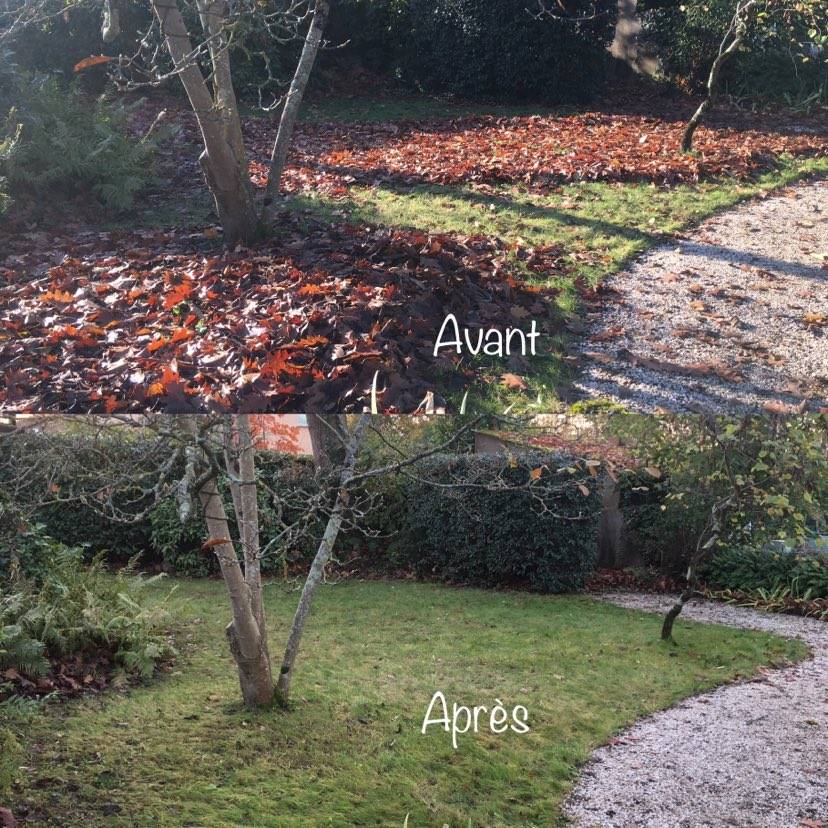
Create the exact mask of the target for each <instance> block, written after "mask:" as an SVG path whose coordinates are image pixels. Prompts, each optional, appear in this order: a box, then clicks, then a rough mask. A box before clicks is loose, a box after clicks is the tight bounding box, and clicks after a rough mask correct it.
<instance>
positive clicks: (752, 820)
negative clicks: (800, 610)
mask: <svg viewBox="0 0 828 828" xmlns="http://www.w3.org/2000/svg"><path fill="white" fill-rule="evenodd" d="M604 599H605V600H608V601H611V602H612V603H614V604H618V605H620V606H624V607H630V608H634V609H641V610H646V611H650V612H663V611H664V610H665V609H666V608H667V607H669V606H670V604H671V603H672V602H671V599H670V597H669V596H661V595H638V594H613V595H608V596H604ZM684 617H687V618H692V619H694V620H697V621H705V622H710V623H714V622H715V623H718V624H725V625H728V626H733V627H740V628H749V629H757V630H765V631H768V632H773V633H778V634H780V635H785V636H791V637H794V636H795V637H799V638H801V639H803V640H804V641H806V642H807V643H808V645H809V646H810V648H811V650H812V652H813V654H814V657H813V659H810V660H807V661H804V662H802V663H800V664H798V665H796V666H793V667H789V668H785V669H781V670H768V671H763V675H762V677H761V678H760V679H759V680H758V681H752V682H745V683H741V684H731V685H727V686H724V687H720V688H719V689H718V690H714V691H713V692H711V693H705V694H704V695H701V696H696V697H695V698H692V699H688V700H687V701H685V702H682V703H681V704H679V705H678V706H677V707H673V708H671V709H670V710H667V711H664V712H661V713H656V714H654V715H652V716H650V717H648V718H646V719H643V720H642V721H640V722H639V723H638V724H636V725H634V726H633V727H631V728H630V729H629V730H627V731H625V732H624V733H623V734H621V735H620V737H619V740H618V741H617V742H615V743H614V744H613V745H610V746H606V747H602V748H599V749H598V750H597V751H595V753H594V754H593V756H592V758H591V759H590V761H589V763H588V764H587V766H586V767H585V769H584V771H583V773H582V776H581V779H580V781H579V782H578V784H577V786H576V787H575V789H574V790H573V792H572V794H571V795H570V797H569V799H568V800H567V802H566V803H565V806H564V808H565V811H566V813H567V815H568V816H570V817H571V818H572V819H573V821H574V823H575V825H576V826H578V828H734V826H735V827H736V828H800V827H801V826H808V827H809V828H819V826H820V825H825V826H828V624H826V623H824V622H820V621H815V620H811V619H807V618H799V617H796V616H790V615H771V614H769V613H760V612H754V611H752V610H747V609H740V608H737V607H731V606H728V605H726V604H720V603H715V602H703V603H699V602H694V603H692V604H690V605H689V606H688V607H687V608H685V610H684V613H683V614H682V616H680V618H679V620H678V621H677V622H676V623H677V633H678V634H680V625H681V618H684ZM803 820H804V822H803Z"/></svg>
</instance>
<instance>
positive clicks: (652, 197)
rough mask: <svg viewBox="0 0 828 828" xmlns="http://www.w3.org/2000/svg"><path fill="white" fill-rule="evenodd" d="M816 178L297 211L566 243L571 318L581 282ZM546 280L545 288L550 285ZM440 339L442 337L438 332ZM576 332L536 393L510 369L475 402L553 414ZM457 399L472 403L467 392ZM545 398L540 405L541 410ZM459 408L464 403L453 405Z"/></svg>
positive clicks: (318, 203) (816, 171) (549, 357)
mask: <svg viewBox="0 0 828 828" xmlns="http://www.w3.org/2000/svg"><path fill="white" fill-rule="evenodd" d="M809 175H828V159H826V158H821V159H819V158H818V159H804V160H803V159H791V158H782V159H781V160H780V162H779V167H778V169H776V170H774V171H772V172H768V173H765V174H763V175H761V176H759V177H757V178H756V179H755V180H753V181H738V180H734V179H722V180H718V181H706V182H702V183H698V184H681V185H675V186H672V187H657V186H654V185H651V184H646V183H634V182H633V183H607V182H584V183H574V184H566V185H562V186H560V187H558V188H556V189H554V190H553V191H551V192H549V193H543V194H538V193H532V192H528V191H527V190H526V189H525V188H521V187H514V186H502V187H495V188H490V189H487V190H481V189H479V188H473V187H468V186H417V187H412V188H400V189H393V188H390V187H384V186H378V187H371V188H366V187H354V188H352V189H351V191H350V194H349V198H348V199H346V200H344V201H343V200H329V199H326V198H324V197H321V196H320V197H315V198H311V199H309V198H306V197H299V198H294V199H292V200H290V201H289V202H288V203H289V204H291V205H292V206H293V209H295V210H301V211H303V212H304V213H305V214H306V215H312V216H316V217H321V218H323V219H326V220H330V221H352V222H355V223H367V224H371V225H385V226H388V227H405V228H415V229H420V230H426V231H430V232H454V233H461V234H466V235H473V234H483V235H487V236H496V237H499V238H501V239H503V240H505V241H507V242H510V243H520V244H522V245H524V246H533V245H550V244H551V245H558V246H560V248H561V250H562V253H563V257H564V263H565V265H566V266H567V268H568V272H567V273H566V275H564V276H555V277H553V278H550V279H547V280H545V282H544V283H545V284H546V285H547V286H549V287H553V288H555V289H556V291H557V295H556V304H557V307H558V308H559V310H560V311H561V318H562V320H566V319H567V318H569V319H576V320H577V316H578V313H579V310H580V308H579V294H578V284H579V283H582V284H585V285H592V286H595V285H597V284H598V283H600V282H601V281H602V280H603V279H606V278H607V277H608V276H610V275H612V274H613V273H617V272H618V271H619V270H621V269H623V268H624V267H625V266H626V265H628V264H629V263H630V261H631V260H632V259H633V258H635V257H636V256H638V255H640V254H642V253H644V252H645V251H647V250H649V249H650V248H652V247H654V246H656V245H658V244H664V243H666V242H668V241H669V240H670V239H671V238H672V237H673V236H674V235H675V234H676V233H680V232H682V231H685V230H687V229H688V228H690V227H692V226H693V225H695V224H697V223H698V222H700V221H702V220H704V219H706V218H709V217H710V216H711V215H713V214H715V213H716V212H718V211H720V210H723V209H726V208H728V207H732V206H734V205H735V204H738V203H739V202H741V201H744V200H746V199H748V198H752V197H754V196H757V195H759V194H761V193H765V192H769V191H771V190H773V189H776V188H778V187H782V186H785V185H787V184H790V183H793V182H795V181H797V180H799V179H801V178H803V177H806V176H809ZM541 281H543V280H541ZM434 334H435V337H436V335H437V331H435V332H434ZM565 343H566V332H565V330H563V326H562V331H561V336H560V337H557V338H554V339H552V340H549V339H547V340H546V341H545V343H544V344H545V348H544V353H543V355H542V356H540V357H539V358H536V359H534V360H532V361H531V366H532V373H531V374H529V375H527V376H526V377H525V380H526V382H527V384H528V390H527V391H520V392H516V391H512V390H509V389H508V388H505V387H504V386H503V385H501V384H499V382H498V374H499V371H501V370H503V366H502V363H501V364H497V365H495V364H494V363H491V368H490V370H488V371H487V370H486V369H485V368H484V369H483V371H482V378H483V380H484V381H483V382H480V383H478V384H477V385H476V386H475V388H474V389H472V392H471V394H470V405H472V406H473V407H474V408H475V409H476V410H478V409H492V410H501V411H502V410H503V409H504V408H505V407H508V406H512V407H513V408H512V410H513V411H514V412H515V413H522V412H526V411H528V410H531V408H532V407H533V406H535V407H537V408H540V409H543V410H549V409H550V408H553V407H554V406H555V404H556V399H557V397H558V395H559V393H560V391H561V390H562V388H563V387H565V386H566V383H567V381H568V373H567V368H566V362H565V359H564V352H565ZM455 396H458V397H459V396H462V392H461V393H460V394H458V395H455ZM538 400H540V403H538ZM452 401H453V402H454V403H455V404H456V403H457V402H458V401H459V400H456V399H453V398H452Z"/></svg>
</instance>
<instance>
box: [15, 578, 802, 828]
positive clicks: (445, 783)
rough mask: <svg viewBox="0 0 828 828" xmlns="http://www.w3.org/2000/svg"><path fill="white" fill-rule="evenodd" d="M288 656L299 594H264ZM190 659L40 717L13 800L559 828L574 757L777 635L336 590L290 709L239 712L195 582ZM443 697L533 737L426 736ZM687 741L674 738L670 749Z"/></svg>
mask: <svg viewBox="0 0 828 828" xmlns="http://www.w3.org/2000/svg"><path fill="white" fill-rule="evenodd" d="M266 595H267V607H268V612H269V614H270V618H271V641H272V648H273V652H274V653H275V654H278V653H279V647H280V644H281V642H282V640H283V637H284V634H285V630H286V626H287V624H288V622H289V619H290V617H291V614H292V611H293V609H294V607H295V602H296V597H297V596H296V592H295V591H293V590H289V589H287V588H286V587H285V586H284V585H271V586H268V587H267V590H266ZM172 600H173V604H174V606H175V607H177V608H178V614H179V616H180V629H179V632H178V641H179V646H180V648H181V650H182V657H181V659H180V662H179V664H178V665H177V666H176V669H175V671H174V672H173V673H172V674H171V675H168V676H166V677H164V678H162V679H161V680H160V681H159V682H158V683H156V684H153V685H150V686H146V687H140V688H135V689H133V690H131V691H130V692H129V693H127V694H126V695H117V694H113V693H109V694H105V695H104V696H102V697H100V698H94V699H87V700H83V701H77V702H71V703H68V704H66V705H62V706H57V705H56V706H51V707H47V708H46V710H45V712H40V713H39V714H37V715H36V716H35V717H34V719H33V720H32V722H31V723H30V724H28V725H26V726H25V727H19V726H18V733H19V738H20V740H21V742H22V743H23V747H24V750H23V753H22V754H21V755H20V756H19V764H20V766H22V769H21V770H19V771H18V772H17V774H16V776H17V788H16V790H15V792H14V794H13V795H12V805H13V807H15V808H17V809H20V808H21V807H26V808H28V809H29V813H30V816H29V820H28V821H27V824H39V821H40V820H41V819H45V817H46V816H47V815H48V816H56V817H58V818H65V819H66V820H67V822H66V823H65V824H72V825H88V826H121V825H132V826H147V828H149V826H170V828H172V826H175V828H180V827H181V826H205V828H212V827H213V826H215V828H219V827H221V828H226V826H244V828H264V826H268V827H270V826H273V827H274V828H275V827H276V826H278V827H279V828H293V826H295V827H296V828H307V826H325V825H330V826H341V827H342V828H347V826H401V825H402V824H403V821H404V819H405V817H406V815H407V814H409V815H410V816H409V828H425V827H426V826H429V828H430V827H431V826H437V828H442V826H444V825H449V826H451V828H455V827H456V828H468V826H469V825H472V826H478V827H479V828H499V827H500V826H503V828H505V827H506V826H508V828H515V826H545V827H546V826H554V825H558V824H559V823H560V804H561V801H562V799H563V797H564V796H565V794H566V792H567V790H568V789H569V787H570V785H571V783H572V781H573V779H574V777H575V774H576V771H577V767H578V765H579V763H581V762H582V761H583V760H584V759H585V758H586V757H587V755H588V754H589V752H590V751H591V750H592V749H593V748H594V747H596V746H597V745H599V744H601V743H603V742H605V741H606V740H607V739H608V738H609V737H611V736H612V734H613V733H614V732H616V731H617V730H618V729H619V728H621V727H623V726H625V725H628V724H629V723H631V722H632V721H634V720H635V719H636V718H638V717H640V716H642V715H645V714H647V713H649V712H652V711H654V710H657V709H659V708H663V707H666V706H669V705H672V704H674V703H676V702H677V701H678V700H679V699H682V698H684V697H686V696H688V695H690V694H693V693H697V692H699V691H701V690H704V689H706V688H709V687H712V686H714V685H716V684H719V683H722V682H725V681H728V680H731V679H733V678H735V677H737V676H749V675H751V674H753V673H754V672H755V671H756V670H757V668H758V667H759V666H760V665H762V664H769V663H776V662H779V661H781V660H784V659H791V658H801V657H802V656H803V655H804V646H803V645H802V644H800V643H795V642H790V641H784V640H782V639H779V638H775V637H773V636H770V635H767V634H763V633H756V632H747V631H739V630H733V629H727V628H723V627H715V626H706V625H700V624H694V623H690V622H685V621H679V624H678V626H677V630H676V634H677V638H678V641H679V646H678V647H671V646H669V645H665V644H663V643H661V642H660V641H659V637H658V629H659V619H658V618H657V617H655V616H648V615H645V614H641V613H635V612H631V611H627V610H622V609H618V608H615V607H612V606H607V605H602V604H598V603H596V602H593V601H590V600H588V599H585V598H578V597H551V598H549V597H542V596H531V595H526V594H520V593H493V592H483V591H479V590H460V589H449V588H441V587H436V586H429V585H422V584H410V583H345V584H340V585H336V586H332V585H329V586H325V587H323V588H322V589H321V590H320V594H319V600H318V603H317V604H316V606H315V609H314V612H313V614H312V617H311V620H310V624H309V628H308V631H307V635H306V638H305V641H304V644H303V649H302V653H301V656H300V660H299V663H298V672H297V676H296V682H295V686H294V692H295V703H294V706H293V708H292V709H291V710H289V711H278V710H274V711H272V712H267V713H262V714H258V715H253V714H251V713H248V712H246V711H244V710H243V709H242V708H241V707H240V706H239V703H238V698H239V692H238V686H237V683H236V679H235V678H234V673H233V667H232V664H231V661H230V658H229V655H228V652H227V645H226V641H225V639H224V634H223V627H224V624H225V622H226V619H227V610H226V608H225V598H224V596H223V594H222V585H221V583H219V582H216V581H200V582H182V583H181V585H180V588H179V590H178V591H177V593H176V594H175V596H174V597H173V599H172ZM437 690H442V691H443V692H444V693H445V694H446V697H447V698H448V700H449V704H451V703H453V702H455V701H456V702H458V703H461V704H466V705H474V704H484V705H488V706H491V705H493V704H494V703H495V699H500V700H501V701H502V702H503V703H504V705H507V706H509V709H511V706H514V705H515V704H518V703H519V704H523V705H525V706H526V707H527V708H528V710H529V723H530V726H531V728H532V730H531V732H530V733H529V734H527V735H517V734H514V733H509V734H503V735H500V736H494V735H492V734H490V733H488V732H486V733H481V734H479V735H476V736H474V735H466V736H461V737H460V743H459V749H458V750H457V751H455V750H453V749H452V747H451V744H450V738H449V737H448V735H447V734H445V733H444V732H442V731H440V732H438V731H437V730H431V731H429V733H428V734H427V735H426V736H423V735H421V734H420V726H421V723H422V719H423V715H424V713H425V710H426V707H427V705H428V702H429V700H430V698H431V696H432V694H433V693H434V692H435V691H437ZM676 747H677V749H679V748H680V746H678V745H677V746H676Z"/></svg>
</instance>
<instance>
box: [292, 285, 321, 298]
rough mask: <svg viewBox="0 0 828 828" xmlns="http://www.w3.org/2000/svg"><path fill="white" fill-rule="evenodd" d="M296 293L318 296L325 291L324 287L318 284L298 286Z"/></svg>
mask: <svg viewBox="0 0 828 828" xmlns="http://www.w3.org/2000/svg"><path fill="white" fill-rule="evenodd" d="M297 293H298V294H299V295H300V296H320V295H324V294H325V293H326V291H325V289H324V288H321V287H319V285H305V286H304V287H300V288H299V290H298V291H297Z"/></svg>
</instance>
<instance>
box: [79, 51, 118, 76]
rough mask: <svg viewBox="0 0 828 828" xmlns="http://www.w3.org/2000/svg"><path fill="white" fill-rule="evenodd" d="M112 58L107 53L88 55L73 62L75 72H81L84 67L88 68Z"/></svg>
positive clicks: (107, 61)
mask: <svg viewBox="0 0 828 828" xmlns="http://www.w3.org/2000/svg"><path fill="white" fill-rule="evenodd" d="M110 60H112V58H111V57H108V56H107V55H89V57H85V58H84V59H83V60H79V61H78V62H77V63H76V64H75V72H76V73H77V72H83V70H84V69H89V68H90V67H91V66H100V65H101V64H102V63H109V61H110Z"/></svg>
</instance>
